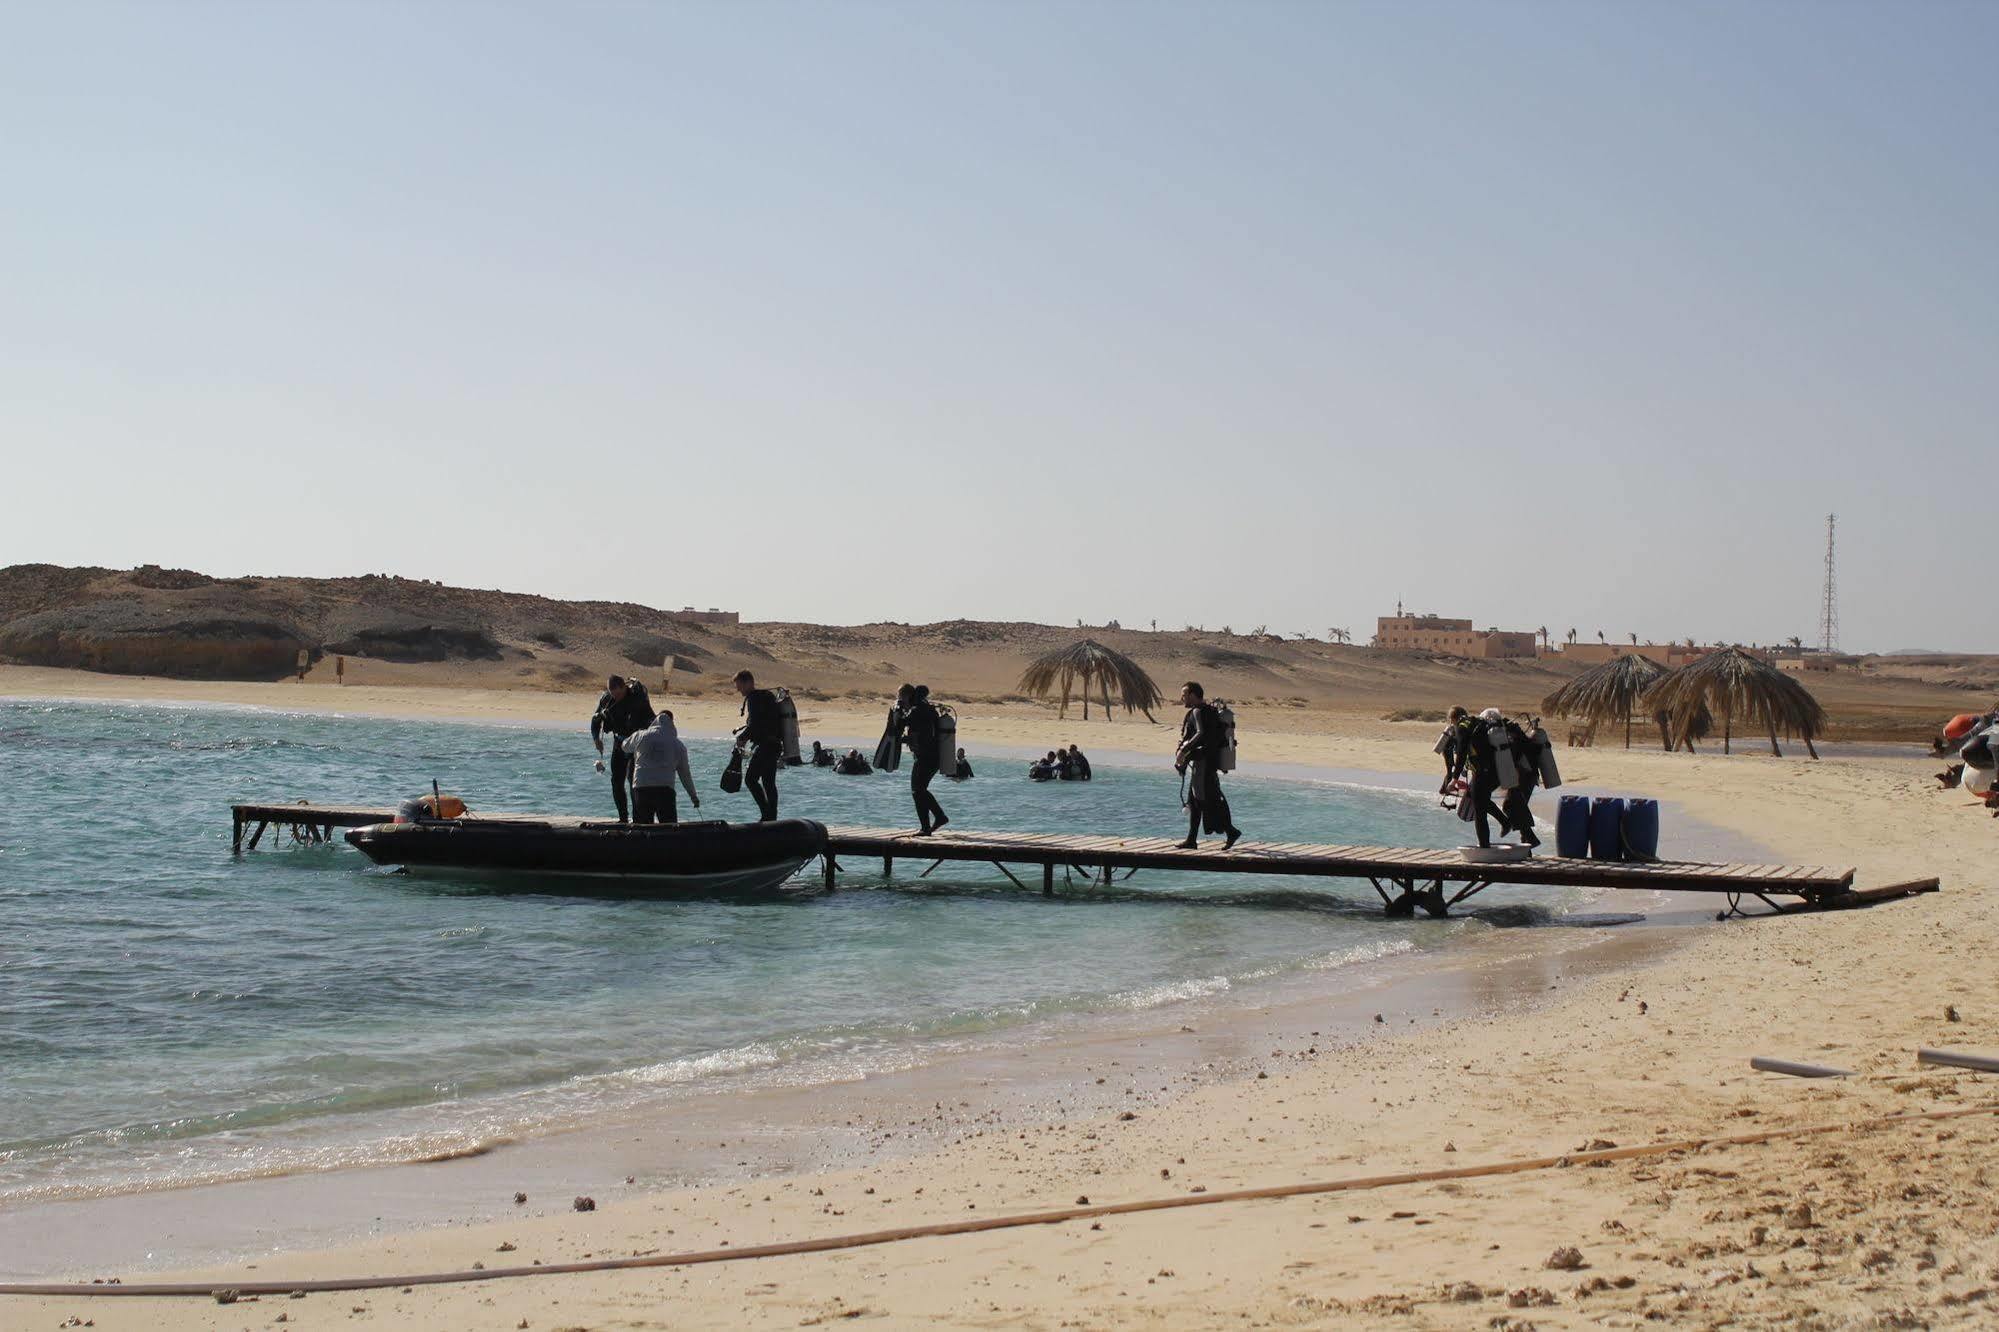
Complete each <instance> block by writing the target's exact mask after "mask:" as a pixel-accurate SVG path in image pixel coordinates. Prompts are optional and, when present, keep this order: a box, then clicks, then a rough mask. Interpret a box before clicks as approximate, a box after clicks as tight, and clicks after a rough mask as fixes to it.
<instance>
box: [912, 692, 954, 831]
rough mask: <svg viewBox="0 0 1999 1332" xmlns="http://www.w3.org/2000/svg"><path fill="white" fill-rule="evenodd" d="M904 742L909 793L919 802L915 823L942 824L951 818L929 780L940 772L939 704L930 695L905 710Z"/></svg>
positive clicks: (923, 825) (926, 827)
mask: <svg viewBox="0 0 1999 1332" xmlns="http://www.w3.org/2000/svg"><path fill="white" fill-rule="evenodd" d="M902 738H903V745H904V747H905V748H907V749H908V750H909V754H910V758H911V763H910V765H909V794H910V797H911V798H912V799H913V800H914V801H915V802H916V823H917V826H918V827H920V828H922V829H923V831H924V832H929V831H931V830H932V829H934V828H941V827H943V826H944V825H945V824H947V823H949V822H950V820H949V819H947V818H945V817H944V807H943V806H942V805H940V804H938V803H937V797H936V796H934V795H932V794H930V780H931V778H933V777H935V776H936V775H937V708H936V706H935V705H934V704H932V703H931V701H930V700H929V699H927V698H919V699H917V700H916V702H914V703H912V704H910V705H909V706H908V707H907V708H905V709H904V710H903V714H902Z"/></svg>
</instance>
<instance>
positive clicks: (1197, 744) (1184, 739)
mask: <svg viewBox="0 0 1999 1332" xmlns="http://www.w3.org/2000/svg"><path fill="white" fill-rule="evenodd" d="M1180 706H1182V707H1184V708H1185V709H1187V715H1186V717H1185V718H1183V719H1182V720H1181V722H1180V748H1179V749H1178V750H1176V751H1175V752H1174V755H1173V768H1174V771H1176V772H1181V773H1185V774H1187V840H1186V841H1184V842H1182V843H1180V846H1181V848H1182V849H1183V850H1187V851H1192V850H1193V849H1194V848H1195V847H1196V846H1198V845H1199V844H1200V843H1199V840H1198V839H1199V837H1200V834H1201V833H1202V832H1203V831H1207V832H1211V833H1222V834H1225V835H1226V837H1227V839H1228V840H1227V841H1225V842H1223V843H1222V849H1223V850H1227V849H1228V848H1229V847H1232V846H1234V845H1235V844H1236V839H1237V838H1239V837H1241V836H1242V829H1240V828H1238V827H1236V826H1235V819H1234V817H1233V816H1232V815H1231V814H1230V812H1229V802H1228V797H1226V796H1224V795H1223V794H1222V774H1221V769H1220V766H1219V764H1220V760H1221V754H1222V746H1223V744H1224V743H1225V742H1226V740H1227V737H1226V736H1225V735H1224V734H1223V733H1222V719H1221V715H1220V714H1219V713H1217V712H1216V711H1215V710H1214V708H1213V707H1211V706H1209V704H1208V698H1207V694H1206V693H1205V692H1203V690H1202V689H1201V685H1200V682H1199V681H1196V680H1189V681H1187V683H1186V684H1184V685H1182V686H1181V687H1180Z"/></svg>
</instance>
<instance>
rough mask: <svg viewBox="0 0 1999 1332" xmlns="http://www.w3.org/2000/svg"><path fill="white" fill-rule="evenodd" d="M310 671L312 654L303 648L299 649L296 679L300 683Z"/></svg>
mask: <svg viewBox="0 0 1999 1332" xmlns="http://www.w3.org/2000/svg"><path fill="white" fill-rule="evenodd" d="M310 669H312V654H311V653H310V652H307V651H306V650H305V649H304V648H300V649H299V650H298V678H299V680H300V681H301V682H303V681H304V679H305V673H306V672H307V671H308V670H310Z"/></svg>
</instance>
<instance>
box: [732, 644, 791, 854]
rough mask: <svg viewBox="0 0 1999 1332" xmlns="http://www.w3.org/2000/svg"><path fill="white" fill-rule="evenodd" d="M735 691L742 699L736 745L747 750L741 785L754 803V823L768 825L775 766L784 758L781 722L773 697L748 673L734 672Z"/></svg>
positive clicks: (774, 797)
mask: <svg viewBox="0 0 1999 1332" xmlns="http://www.w3.org/2000/svg"><path fill="white" fill-rule="evenodd" d="M736 692H737V693H739V694H741V695H742V696H743V718H744V720H743V728H742V729H741V730H740V731H738V732H736V743H738V744H741V745H747V746H749V750H750V761H749V763H748V765H747V766H745V767H744V769H743V785H744V786H746V787H748V788H749V792H750V796H751V798H752V799H754V800H755V801H756V802H757V822H759V823H768V822H770V821H771V820H772V819H774V818H776V817H777V764H778V760H779V759H781V758H783V757H784V721H783V719H782V718H781V717H780V716H779V715H778V711H777V695H776V694H773V693H771V692H770V690H768V689H759V688H757V677H756V676H754V675H752V674H750V673H749V672H748V671H737V672H736Z"/></svg>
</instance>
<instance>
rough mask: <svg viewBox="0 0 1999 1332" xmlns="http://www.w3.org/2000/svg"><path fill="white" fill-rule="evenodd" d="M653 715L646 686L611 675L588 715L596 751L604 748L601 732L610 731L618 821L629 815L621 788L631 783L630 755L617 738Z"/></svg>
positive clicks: (637, 728)
mask: <svg viewBox="0 0 1999 1332" xmlns="http://www.w3.org/2000/svg"><path fill="white" fill-rule="evenodd" d="M653 715H654V714H653V710H652V700H651V699H649V698H647V697H646V687H645V686H644V685H642V684H640V683H639V682H638V681H637V680H626V679H625V677H624V676H622V675H614V676H612V677H611V680H610V684H609V686H608V687H607V688H606V689H605V690H604V692H603V694H602V695H601V696H600V697H599V698H598V699H597V711H596V712H595V713H593V714H592V715H591V717H590V742H591V743H592V744H594V745H596V746H597V752H598V753H599V754H602V753H603V752H604V733H605V732H606V731H609V732H610V733H611V796H612V798H613V799H615V800H616V801H617V802H618V822H620V823H625V822H627V821H628V820H630V818H631V809H630V806H629V805H628V803H627V796H626V792H625V788H626V787H627V786H629V785H630V784H631V771H632V756H631V755H630V754H627V753H626V752H625V749H624V746H623V745H620V744H619V743H618V741H620V740H623V739H624V738H625V737H626V736H628V735H636V734H638V733H639V732H640V731H643V730H644V729H645V728H646V727H648V726H650V725H652V722H653ZM603 770H604V760H602V759H601V758H600V759H598V760H597V771H599V772H602V771H603Z"/></svg>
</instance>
